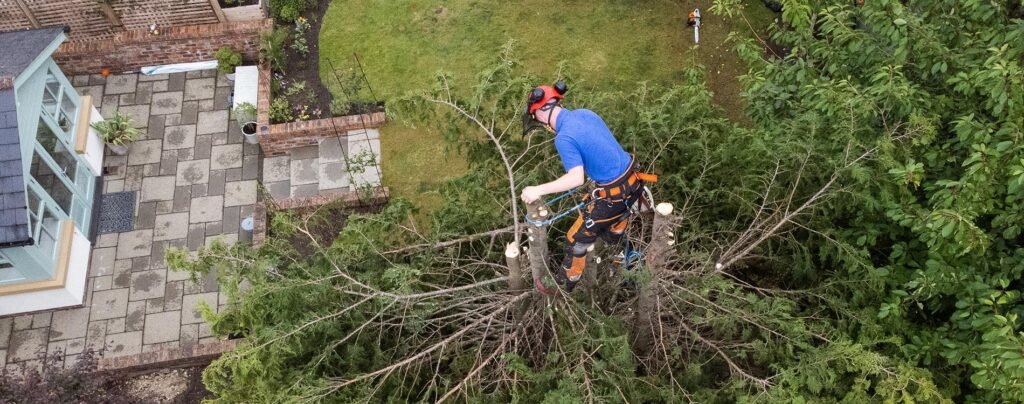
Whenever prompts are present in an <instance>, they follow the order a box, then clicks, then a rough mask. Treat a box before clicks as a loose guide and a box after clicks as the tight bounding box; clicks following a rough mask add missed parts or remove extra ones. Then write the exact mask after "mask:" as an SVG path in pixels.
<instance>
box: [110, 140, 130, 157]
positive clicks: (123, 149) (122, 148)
mask: <svg viewBox="0 0 1024 404" xmlns="http://www.w3.org/2000/svg"><path fill="white" fill-rule="evenodd" d="M107 147H108V148H110V151H111V152H113V153H114V154H116V155H118V156H123V155H125V154H128V145H124V144H113V143H107Z"/></svg>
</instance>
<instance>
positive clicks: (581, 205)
mask: <svg viewBox="0 0 1024 404" xmlns="http://www.w3.org/2000/svg"><path fill="white" fill-rule="evenodd" d="M583 205H586V202H580V203H578V204H576V206H573V207H571V208H569V209H566V210H565V211H563V212H561V213H559V214H557V215H555V217H552V218H550V219H548V220H540V221H538V220H533V219H531V218H530V215H524V216H523V217H524V218H526V221H527V222H528V223H530V224H532V225H534V226H544V225H549V224H551V223H554V222H555V221H556V220H558V219H561V218H563V217H565V216H566V215H568V214H570V213H572V212H573V211H574V210H576V209H579V208H582V207H583Z"/></svg>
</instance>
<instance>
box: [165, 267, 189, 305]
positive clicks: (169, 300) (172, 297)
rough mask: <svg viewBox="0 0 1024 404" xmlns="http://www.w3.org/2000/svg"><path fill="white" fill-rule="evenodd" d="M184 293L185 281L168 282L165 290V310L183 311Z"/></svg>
mask: <svg viewBox="0 0 1024 404" xmlns="http://www.w3.org/2000/svg"><path fill="white" fill-rule="evenodd" d="M171 272H174V271H171ZM168 275H170V274H168ZM184 292H185V283H184V282H183V281H177V282H167V286H166V287H165V290H164V310H181V297H182V295H183V294H184Z"/></svg>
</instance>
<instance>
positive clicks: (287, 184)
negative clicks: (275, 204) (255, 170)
mask: <svg viewBox="0 0 1024 404" xmlns="http://www.w3.org/2000/svg"><path fill="white" fill-rule="evenodd" d="M263 186H264V187H266V188H267V192H269V193H270V196H271V197H272V198H274V199H285V198H291V197H292V183H291V181H278V182H271V183H264V184H263Z"/></svg>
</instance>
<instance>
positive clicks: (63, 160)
mask: <svg viewBox="0 0 1024 404" xmlns="http://www.w3.org/2000/svg"><path fill="white" fill-rule="evenodd" d="M36 141H38V142H39V144H40V145H42V146H43V149H45V150H46V152H47V153H49V154H50V157H52V158H53V161H55V162H56V163H57V170H59V171H60V172H63V173H64V174H66V175H67V178H68V180H74V178H75V177H76V176H77V173H78V160H76V159H75V155H74V154H72V153H71V151H70V150H68V149H67V147H65V146H64V143H62V142H61V141H60V139H58V137H57V135H56V134H54V133H53V131H52V130H50V126H49V125H47V124H46V121H44V120H43V119H39V128H38V129H37V130H36Z"/></svg>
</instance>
